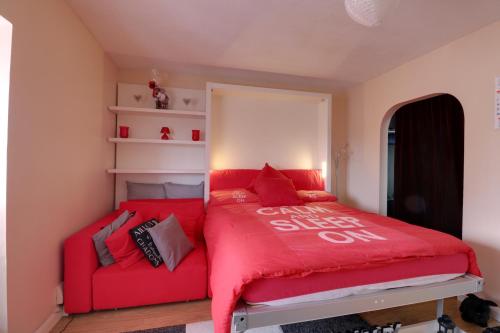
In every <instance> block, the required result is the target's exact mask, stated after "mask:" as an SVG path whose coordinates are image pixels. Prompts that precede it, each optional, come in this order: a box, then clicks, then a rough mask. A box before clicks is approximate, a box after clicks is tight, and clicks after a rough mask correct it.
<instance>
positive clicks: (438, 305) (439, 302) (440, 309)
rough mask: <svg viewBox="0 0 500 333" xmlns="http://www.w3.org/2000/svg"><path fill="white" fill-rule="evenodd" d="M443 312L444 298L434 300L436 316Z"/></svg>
mask: <svg viewBox="0 0 500 333" xmlns="http://www.w3.org/2000/svg"><path fill="white" fill-rule="evenodd" d="M443 314H444V299H438V300H437V301H436V318H439V317H441V316H442V315H443Z"/></svg>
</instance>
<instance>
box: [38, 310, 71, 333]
mask: <svg viewBox="0 0 500 333" xmlns="http://www.w3.org/2000/svg"><path fill="white" fill-rule="evenodd" d="M63 316H64V312H63V310H62V306H56V308H55V309H54V312H52V313H51V314H50V315H49V316H48V318H47V319H46V320H45V321H44V322H43V324H42V325H41V326H40V327H39V328H38V329H37V330H36V331H35V332H34V333H50V331H51V330H52V329H53V328H54V326H56V324H57V323H58V322H59V320H61V318H62V317H63Z"/></svg>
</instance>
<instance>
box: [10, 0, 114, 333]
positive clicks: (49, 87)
mask: <svg viewBox="0 0 500 333" xmlns="http://www.w3.org/2000/svg"><path fill="white" fill-rule="evenodd" d="M0 14H1V15H4V16H5V17H6V18H7V19H8V20H9V21H11V22H12V24H13V48H12V71H11V93H10V98H11V100H10V114H9V146H8V183H7V266H8V320H9V322H8V325H9V332H16V333H24V332H30V333H31V332H33V331H35V330H36V329H37V328H39V327H40V325H42V323H43V322H44V321H45V320H46V319H47V318H48V317H49V316H50V315H51V313H52V312H53V311H54V309H55V288H56V286H57V285H58V284H59V282H60V281H61V280H62V244H63V240H64V239H65V238H66V237H67V236H69V235H70V234H71V233H73V232H75V231H76V230H78V229H80V228H81V227H83V226H85V225H87V224H89V223H91V222H93V221H94V220H96V219H97V218H99V217H101V216H102V215H104V214H105V213H106V212H108V211H110V210H111V209H112V205H113V177H111V176H109V175H107V174H106V172H105V169H106V168H110V167H112V166H113V164H114V147H113V145H112V144H109V143H107V142H106V139H105V138H106V137H108V136H110V135H113V134H114V117H113V116H112V115H111V114H110V113H109V112H107V111H106V109H105V106H106V105H109V104H114V103H115V92H116V88H115V82H116V79H115V77H116V70H115V67H114V65H113V64H112V63H111V62H110V60H109V59H108V58H107V57H106V56H105V55H104V53H103V51H102V48H101V47H100V46H99V44H98V43H97V42H96V41H95V39H94V38H93V36H92V35H91V34H90V33H89V32H88V31H87V29H86V28H85V27H84V26H83V24H82V23H81V22H80V20H79V19H78V17H77V16H76V15H75V14H74V13H73V12H72V11H71V9H70V8H69V7H68V5H67V4H66V3H65V2H64V1H63V0H45V1H39V0H7V1H2V2H1V4H0Z"/></svg>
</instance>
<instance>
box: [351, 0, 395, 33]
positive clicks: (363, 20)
mask: <svg viewBox="0 0 500 333" xmlns="http://www.w3.org/2000/svg"><path fill="white" fill-rule="evenodd" d="M398 4H399V0H345V2H344V5H345V10H346V11H347V14H349V16H350V17H351V18H352V19H353V20H354V21H355V22H357V23H359V24H362V25H364V26H367V27H376V26H378V25H380V24H381V23H382V19H383V18H384V17H385V16H386V15H387V14H388V13H389V12H391V11H392V10H393V9H395V8H396V7H397V6H398Z"/></svg>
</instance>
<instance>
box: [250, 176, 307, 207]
mask: <svg viewBox="0 0 500 333" xmlns="http://www.w3.org/2000/svg"><path fill="white" fill-rule="evenodd" d="M255 190H256V191H257V194H258V196H259V199H260V203H261V205H262V206H264V207H275V206H298V205H303V202H302V200H300V198H299V196H298V194H297V191H296V190H295V187H294V186H293V182H292V180H291V179H288V178H287V179H283V178H262V179H261V180H260V181H258V182H256V183H255Z"/></svg>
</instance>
